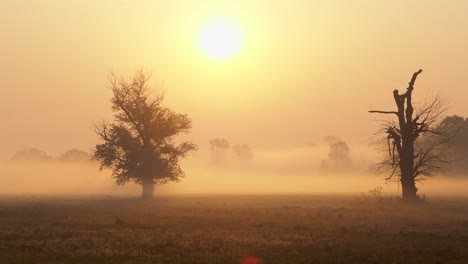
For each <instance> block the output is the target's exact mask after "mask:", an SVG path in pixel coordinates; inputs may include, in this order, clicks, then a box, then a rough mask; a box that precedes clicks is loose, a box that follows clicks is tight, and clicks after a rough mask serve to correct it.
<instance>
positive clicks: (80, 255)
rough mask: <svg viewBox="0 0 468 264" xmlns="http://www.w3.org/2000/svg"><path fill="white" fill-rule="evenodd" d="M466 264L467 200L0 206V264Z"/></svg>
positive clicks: (65, 201) (104, 201)
mask: <svg viewBox="0 0 468 264" xmlns="http://www.w3.org/2000/svg"><path fill="white" fill-rule="evenodd" d="M246 256H255V257H257V258H258V259H261V263H263V264H267V263H468V199H462V198H458V199H455V198H453V199H449V198H437V199H436V198H434V199H432V200H431V199H429V200H428V201H427V202H426V204H422V205H418V206H402V205H401V204H399V202H397V201H392V200H387V201H384V202H376V201H375V200H373V199H370V200H365V199H363V198H362V197H359V196H286V195H282V196H174V197H159V198H156V199H155V200H154V201H151V202H142V201H139V200H137V199H130V198H118V197H88V198H80V197H55V198H46V197H2V198H0V263H241V260H242V259H243V258H244V257H246Z"/></svg>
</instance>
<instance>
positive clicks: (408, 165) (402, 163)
mask: <svg viewBox="0 0 468 264" xmlns="http://www.w3.org/2000/svg"><path fill="white" fill-rule="evenodd" d="M421 72H422V70H419V71H417V72H415V73H414V74H413V76H412V78H411V81H410V82H409V85H408V88H407V90H406V92H405V93H404V94H400V93H399V91H398V90H396V89H395V90H394V91H393V99H394V101H395V104H396V106H397V110H396V111H380V110H372V111H369V112H370V113H379V114H390V115H395V116H396V117H397V122H394V121H388V122H385V123H384V124H383V126H382V129H381V130H379V131H378V132H380V133H383V134H385V135H386V142H387V146H388V148H387V154H386V156H385V158H384V159H383V160H382V161H381V162H380V163H379V169H380V171H382V172H388V173H389V174H390V176H389V177H388V178H387V180H392V179H395V177H396V179H397V180H399V181H400V182H401V187H402V198H403V200H404V201H415V200H418V196H417V190H418V189H417V188H416V181H418V180H420V179H422V177H424V176H432V175H433V174H434V173H435V172H438V171H444V170H445V169H446V165H447V163H448V160H447V157H446V156H445V155H444V152H443V151H442V146H443V145H444V144H447V143H449V142H450V138H449V137H448V136H446V135H444V134H441V133H439V132H438V131H436V129H435V128H436V126H437V124H438V123H439V122H440V120H441V119H442V118H443V115H444V113H445V111H446V105H445V104H444V102H443V101H442V100H441V99H440V97H435V98H433V99H432V100H430V101H428V102H427V103H425V104H423V105H422V107H420V108H418V109H416V110H415V108H414V106H413V101H412V100H413V90H414V83H415V82H416V78H417V77H418V75H419V74H421ZM427 134H432V135H433V136H434V139H435V140H432V141H431V142H426V144H424V143H422V140H420V136H424V135H427Z"/></svg>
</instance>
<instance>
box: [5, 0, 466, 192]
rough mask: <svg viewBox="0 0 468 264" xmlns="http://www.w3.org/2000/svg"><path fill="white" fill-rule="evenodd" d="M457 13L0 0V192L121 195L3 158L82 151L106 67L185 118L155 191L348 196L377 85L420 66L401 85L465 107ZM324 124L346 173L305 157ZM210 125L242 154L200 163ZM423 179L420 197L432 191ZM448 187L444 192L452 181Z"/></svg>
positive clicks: (378, 98) (102, 111) (375, 6)
mask: <svg viewBox="0 0 468 264" xmlns="http://www.w3.org/2000/svg"><path fill="white" fill-rule="evenodd" d="M467 11H468V3H467V2H465V1H450V2H444V1H423V0H416V1H404V0H396V1H375V2H369V1H352V2H348V1H338V0H332V1H299V0H297V1H292V2H291V1H289V2H287V1H279V0H277V1H254V2H252V1H247V0H242V1H235V2H232V1H203V2H200V1H149V0H142V1H138V2H135V1H125V0H122V1H91V0H83V1H57V0H44V1H33V0H29V1H14V0H6V1H1V2H0V34H1V35H2V41H1V42H0V57H1V58H2V59H1V60H0V79H2V84H1V85H0V91H1V96H0V119H1V120H2V126H1V132H0V142H1V145H2V147H1V148H0V159H1V160H3V162H1V163H0V176H1V177H3V176H5V178H6V181H7V184H3V185H2V187H0V191H1V192H4V193H15V192H16V191H18V192H21V193H28V192H41V193H55V192H57V193H59V192H62V193H81V192H85V193H86V192H89V193H96V192H101V191H102V192H104V193H107V192H108V193H120V192H122V193H127V192H128V191H132V190H133V189H132V188H133V187H131V186H129V187H125V188H121V187H116V186H114V185H113V183H112V180H111V179H109V177H108V176H109V172H108V171H104V172H102V173H99V172H98V171H97V164H93V163H91V164H86V165H83V164H79V165H78V164H66V165H65V164H58V163H57V162H46V163H32V164H30V163H27V164H26V165H25V164H23V163H11V162H9V161H8V160H9V159H10V158H11V157H12V155H13V154H14V153H15V152H16V151H19V150H21V149H24V148H29V147H36V148H39V149H43V150H45V151H47V152H48V153H49V154H51V155H52V156H58V155H59V154H60V153H63V152H64V151H65V150H67V149H71V148H78V149H83V150H86V151H90V150H91V149H92V148H93V147H94V145H95V144H96V142H97V137H96V135H95V133H94V130H93V124H95V123H98V122H100V121H101V120H103V119H104V120H111V118H112V113H111V111H110V104H109V99H110V98H111V96H112V93H111V90H110V89H109V85H108V80H107V76H108V74H109V73H110V72H115V73H117V74H123V75H124V76H129V75H131V74H132V73H133V72H134V71H135V70H136V69H139V68H140V67H142V68H143V69H144V70H146V71H147V72H152V74H153V75H152V79H151V83H152V84H153V85H154V86H155V87H158V86H161V87H163V89H164V90H165V91H166V101H165V103H166V105H167V106H170V107H171V108H173V109H174V110H175V111H177V112H180V113H187V114H188V115H189V116H190V117H191V118H192V121H193V129H192V133H191V134H190V135H188V136H187V137H188V138H189V139H192V140H193V141H194V142H195V143H196V144H198V145H199V146H200V151H199V152H197V153H195V154H193V155H192V156H191V157H189V158H188V160H186V161H184V163H183V168H184V170H185V171H186V172H187V177H186V178H185V179H183V180H182V181H181V182H180V183H170V184H169V185H168V186H163V187H159V188H158V190H157V192H158V191H160V192H164V191H166V192H169V191H171V192H174V193H184V192H192V193H204V192H210V193H224V192H226V193H229V192H236V193H270V192H280V193H289V192H301V193H302V192H308V193H324V192H340V193H348V192H351V193H359V192H361V191H364V192H365V191H366V190H368V189H370V188H373V187H375V186H378V185H384V181H383V177H382V176H378V175H374V174H372V173H371V172H370V171H369V166H370V165H371V164H372V163H373V162H375V161H376V160H377V156H376V151H375V146H373V145H369V139H370V138H371V135H372V134H373V132H374V131H375V129H376V127H377V126H378V122H377V120H379V119H380V117H376V116H370V115H369V114H368V113H367V111H368V110H370V109H372V108H375V107H379V108H382V109H389V110H391V109H393V108H394V105H393V102H392V100H391V92H392V90H393V89H394V88H405V86H406V84H407V82H408V78H409V77H410V74H411V73H412V72H413V71H414V70H415V69H419V68H423V69H424V74H423V76H422V77H421V78H420V79H419V80H418V83H417V89H416V90H415V97H416V98H418V100H419V101H422V100H423V99H424V98H426V97H428V96H431V95H433V94H434V93H435V92H438V91H440V92H441V94H442V95H443V96H444V97H445V98H446V100H447V101H448V102H450V104H451V106H452V107H451V108H450V110H449V112H448V114H458V115H461V116H468V105H467V104H466V103H465V101H466V98H467V97H468V89H466V88H467V87H468V79H467V78H465V74H464V73H465V71H466V69H467V68H468V52H467V51H466V47H467V46H468V20H467V19H466V13H467ZM217 19H227V20H228V21H234V23H235V25H236V26H235V28H236V30H240V32H241V33H239V34H242V39H239V43H238V44H239V47H238V50H237V49H236V52H237V53H236V54H234V55H233V56H232V57H231V58H229V59H227V60H216V59H213V58H212V57H210V56H207V54H206V52H204V51H206V50H203V49H204V47H200V43H199V41H200V40H199V38H200V34H201V33H200V32H204V31H203V30H204V28H205V29H206V25H207V24H209V23H210V21H213V20H217ZM215 31H216V29H215ZM203 36H204V35H203ZM209 40H210V36H208V41H209ZM205 48H206V47H205ZM234 48H237V47H234ZM221 52H222V51H221ZM208 55H209V54H208ZM326 135H336V136H337V137H339V138H341V139H343V140H344V141H346V142H347V143H348V145H349V146H350V155H351V156H352V161H353V166H354V167H353V169H352V170H349V171H334V172H333V173H332V172H325V171H324V170H321V169H320V168H321V165H322V163H323V161H324V160H326V159H327V155H328V151H329V150H328V146H327V145H326V144H325V143H324V142H323V137H324V136H326ZM215 137H225V138H227V139H229V140H230V141H232V142H238V143H240V144H248V145H249V146H250V147H251V148H252V149H253V152H254V158H253V160H252V162H251V163H250V164H247V165H246V164H237V163H234V164H230V165H226V166H227V168H226V166H224V167H217V166H214V165H213V164H212V162H211V161H210V153H209V150H208V142H209V140H210V139H212V138H215ZM311 145H313V147H312V146H311ZM444 179H445V178H444V177H441V179H439V180H440V181H444ZM436 181H437V179H436ZM50 182H52V183H50ZM337 182H340V184H339V185H338V184H336V183H337ZM42 183H43V184H42ZM75 183H76V184H75ZM435 185H436V184H435V183H432V182H431V183H427V184H426V185H424V186H422V187H421V190H422V193H424V192H425V190H427V191H428V192H429V190H430V192H431V193H434V194H436V193H441V192H443V191H442V189H444V191H446V190H447V189H445V188H439V187H434V186H435ZM450 186H453V187H454V189H450V191H449V193H458V192H462V190H461V189H460V188H461V187H460V186H461V185H460V184H457V183H455V182H454V183H453V184H451V185H450ZM397 188H398V186H397V185H391V186H388V188H387V187H385V190H387V191H388V192H389V193H397ZM138 191H139V190H138V189H137V188H135V192H138Z"/></svg>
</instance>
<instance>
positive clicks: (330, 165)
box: [320, 136, 352, 171]
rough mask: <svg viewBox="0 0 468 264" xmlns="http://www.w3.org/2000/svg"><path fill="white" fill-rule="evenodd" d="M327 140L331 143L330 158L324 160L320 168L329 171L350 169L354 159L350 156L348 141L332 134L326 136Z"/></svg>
mask: <svg viewBox="0 0 468 264" xmlns="http://www.w3.org/2000/svg"><path fill="white" fill-rule="evenodd" d="M325 141H327V143H329V145H330V147H329V151H328V159H327V160H323V161H322V164H321V166H320V168H321V169H323V170H328V171H337V170H344V169H346V170H348V169H350V168H351V165H352V161H351V157H350V156H349V152H350V149H349V147H348V144H347V143H346V141H343V140H340V139H338V138H336V137H332V136H329V137H326V138H325Z"/></svg>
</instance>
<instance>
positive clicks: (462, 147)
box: [425, 115, 468, 174]
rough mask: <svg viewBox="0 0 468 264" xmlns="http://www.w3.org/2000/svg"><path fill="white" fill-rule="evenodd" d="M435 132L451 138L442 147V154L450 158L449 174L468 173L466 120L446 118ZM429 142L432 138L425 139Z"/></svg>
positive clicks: (459, 117)
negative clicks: (451, 137) (451, 138)
mask: <svg viewBox="0 0 468 264" xmlns="http://www.w3.org/2000/svg"><path fill="white" fill-rule="evenodd" d="M436 131H438V132H440V133H445V134H446V135H451V136H453V140H452V141H451V142H450V143H449V144H446V145H445V146H444V153H447V155H449V156H450V157H451V162H452V165H453V166H452V168H451V172H454V173H457V174H466V173H467V171H468V119H466V118H463V117H461V116H457V115H453V116H448V117H446V118H444V119H443V120H442V122H440V124H439V125H438V126H437V127H436ZM425 140H426V141H428V142H430V141H433V140H434V139H433V137H432V136H431V137H428V138H426V139H425Z"/></svg>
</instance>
